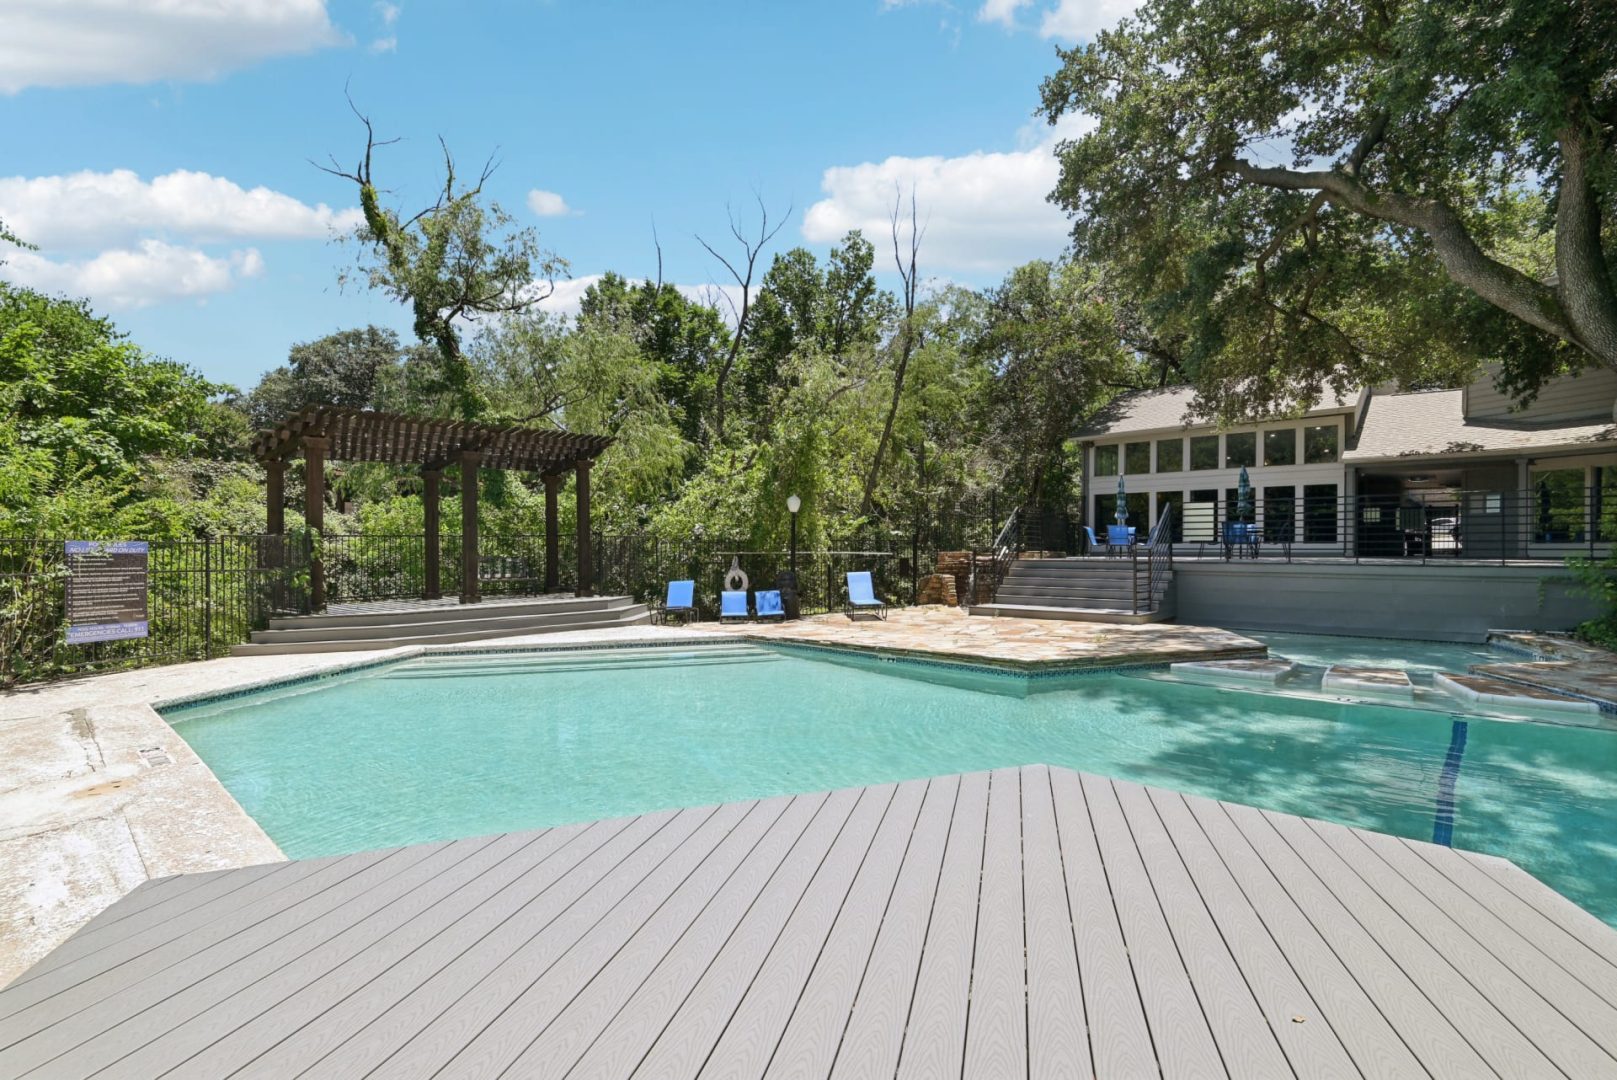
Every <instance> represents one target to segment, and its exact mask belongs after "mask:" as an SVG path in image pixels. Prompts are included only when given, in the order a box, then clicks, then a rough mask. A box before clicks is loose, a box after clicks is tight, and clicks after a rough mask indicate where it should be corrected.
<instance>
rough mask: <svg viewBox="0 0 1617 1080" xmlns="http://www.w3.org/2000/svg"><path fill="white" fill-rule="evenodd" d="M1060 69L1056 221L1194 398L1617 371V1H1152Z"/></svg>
mask: <svg viewBox="0 0 1617 1080" xmlns="http://www.w3.org/2000/svg"><path fill="white" fill-rule="evenodd" d="M1060 58H1061V62H1062V66H1061V68H1060V70H1059V71H1057V72H1056V73H1055V74H1054V75H1053V76H1051V77H1050V78H1049V79H1047V80H1046V81H1045V83H1044V85H1043V91H1042V94H1043V110H1044V113H1045V115H1046V116H1047V117H1048V118H1049V119H1050V120H1051V121H1055V120H1058V119H1060V118H1062V117H1065V116H1069V115H1070V116H1087V117H1092V118H1093V121H1094V125H1093V127H1092V128H1091V129H1090V130H1088V131H1087V132H1086V133H1084V134H1082V135H1079V136H1077V137H1075V138H1073V139H1070V140H1068V141H1066V142H1064V143H1063V144H1062V145H1061V147H1060V150H1059V156H1060V159H1061V180H1060V184H1059V186H1058V187H1057V189H1056V192H1055V194H1054V198H1055V200H1056V201H1057V202H1058V203H1060V204H1061V205H1062V206H1064V207H1066V208H1067V209H1068V210H1069V211H1070V212H1071V213H1072V214H1073V215H1074V240H1075V243H1076V248H1077V251H1078V253H1079V254H1080V255H1081V256H1084V257H1087V258H1090V259H1093V260H1107V261H1110V262H1113V263H1114V264H1115V265H1116V267H1117V281H1116V284H1117V285H1118V286H1119V287H1120V288H1122V289H1126V290H1130V291H1134V292H1136V293H1137V294H1138V295H1139V296H1141V297H1143V298H1144V299H1145V301H1146V307H1147V310H1148V313H1149V314H1151V315H1152V316H1153V317H1154V318H1155V319H1156V320H1158V323H1159V326H1160V327H1161V328H1163V329H1164V330H1165V331H1166V333H1167V334H1168V335H1169V336H1173V335H1177V334H1182V335H1185V336H1186V340H1187V347H1186V351H1185V357H1186V360H1187V362H1188V364H1189V367H1190V370H1191V374H1193V375H1195V376H1196V377H1197V381H1198V384H1202V382H1203V375H1204V373H1206V372H1208V371H1211V372H1213V373H1214V375H1215V378H1214V382H1215V383H1216V382H1218V381H1219V380H1223V382H1224V386H1225V389H1226V390H1227V389H1229V388H1230V387H1236V386H1250V387H1252V388H1253V391H1254V393H1253V400H1252V404H1254V405H1255V406H1256V407H1258V408H1260V409H1262V408H1268V407H1275V406H1278V407H1288V406H1294V405H1295V404H1296V403H1297V400H1298V399H1300V398H1307V397H1309V396H1310V395H1314V394H1317V391H1318V388H1319V387H1320V385H1321V384H1323V383H1325V382H1328V381H1331V380H1332V378H1333V377H1336V376H1337V374H1338V373H1339V372H1341V371H1342V370H1343V369H1344V368H1348V369H1352V368H1359V369H1362V373H1363V374H1364V376H1365V381H1375V380H1376V379H1378V378H1380V377H1383V376H1386V375H1389V374H1391V375H1394V376H1397V377H1399V378H1401V379H1402V380H1403V381H1405V382H1408V383H1419V382H1420V381H1421V380H1422V379H1427V380H1431V381H1447V380H1449V379H1451V378H1452V377H1453V373H1454V372H1455V371H1456V370H1459V369H1461V368H1464V367H1468V366H1474V364H1475V362H1476V361H1477V360H1478V359H1479V358H1484V357H1497V358H1499V359H1500V360H1502V361H1503V362H1504V363H1505V365H1506V377H1505V380H1504V381H1505V383H1506V384H1507V385H1509V386H1511V387H1512V388H1514V389H1516V390H1518V391H1519V392H1531V390H1532V389H1533V388H1535V387H1536V386H1537V385H1538V384H1539V383H1540V382H1541V381H1542V380H1543V379H1544V378H1546V377H1547V376H1549V375H1550V374H1552V373H1554V372H1555V371H1557V370H1560V369H1563V368H1565V367H1568V366H1570V367H1574V368H1575V367H1579V366H1583V365H1584V364H1587V363H1595V364H1602V365H1605V366H1608V367H1617V291H1614V286H1613V276H1612V267H1613V252H1614V250H1617V248H1614V236H1617V222H1614V219H1613V210H1612V197H1613V194H1614V193H1617V156H1614V150H1613V137H1614V135H1613V131H1614V125H1617V79H1614V78H1613V71H1614V70H1617V19H1613V18H1612V17H1611V11H1610V7H1609V4H1605V3H1600V2H1596V0H1447V2H1445V3H1421V2H1416V0H1393V2H1381V0H1342V2H1339V3H1327V4H1321V3H1315V2H1310V0H1149V2H1148V3H1146V4H1145V5H1144V6H1143V7H1142V8H1140V10H1139V11H1138V12H1137V13H1136V15H1135V16H1133V17H1131V18H1127V19H1124V20H1123V21H1122V22H1121V23H1120V24H1119V25H1118V27H1117V28H1116V29H1114V30H1111V31H1105V32H1102V33H1101V34H1100V35H1098V37H1097V38H1096V40H1095V41H1093V42H1092V43H1090V44H1088V45H1084V46H1079V47H1076V48H1073V49H1066V50H1061V51H1060ZM1427 351H1434V352H1435V355H1434V356H1433V357H1432V358H1431V363H1430V365H1429V366H1427V367H1426V368H1424V369H1423V368H1422V366H1421V362H1420V361H1414V362H1412V361H1411V360H1410V359H1409V358H1410V357H1412V356H1413V357H1422V356H1423V355H1424V354H1425V353H1426V352H1427ZM1353 374H1355V373H1353V372H1349V376H1351V375H1353ZM1203 389H1204V392H1205V391H1206V389H1207V387H1206V386H1203ZM1204 396H1208V395H1206V394H1205V393H1204ZM1211 397H1212V398H1214V399H1215V401H1214V403H1215V404H1216V403H1217V402H1216V399H1217V398H1218V397H1219V395H1218V394H1216V393H1215V394H1213V395H1211Z"/></svg>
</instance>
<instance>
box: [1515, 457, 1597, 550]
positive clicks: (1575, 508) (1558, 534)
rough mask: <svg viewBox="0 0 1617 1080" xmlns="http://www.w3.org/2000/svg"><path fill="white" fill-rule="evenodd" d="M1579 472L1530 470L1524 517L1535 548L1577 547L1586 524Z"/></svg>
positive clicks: (1582, 478)
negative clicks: (1530, 479)
mask: <svg viewBox="0 0 1617 1080" xmlns="http://www.w3.org/2000/svg"><path fill="white" fill-rule="evenodd" d="M1583 483H1584V475H1583V470H1582V469H1544V470H1539V469H1534V470H1533V477H1532V491H1533V494H1532V498H1531V500H1530V503H1529V509H1528V514H1529V516H1530V520H1531V521H1532V522H1533V540H1534V542H1535V543H1539V544H1581V543H1583V541H1584V523H1585V522H1586V521H1587V520H1588V518H1587V513H1588V507H1587V506H1586V505H1585V502H1586V501H1587V492H1586V491H1585V490H1584V486H1583Z"/></svg>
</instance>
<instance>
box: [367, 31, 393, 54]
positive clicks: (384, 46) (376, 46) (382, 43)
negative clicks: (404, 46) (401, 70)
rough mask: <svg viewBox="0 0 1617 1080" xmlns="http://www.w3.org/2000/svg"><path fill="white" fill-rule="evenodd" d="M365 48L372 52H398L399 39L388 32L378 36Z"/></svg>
mask: <svg viewBox="0 0 1617 1080" xmlns="http://www.w3.org/2000/svg"><path fill="white" fill-rule="evenodd" d="M366 49H368V50H369V51H370V52H373V53H389V52H398V51H399V39H398V38H397V37H396V36H394V35H392V34H389V35H388V36H387V37H379V38H377V39H376V40H375V41H373V42H371V43H370V44H369V45H367V46H366Z"/></svg>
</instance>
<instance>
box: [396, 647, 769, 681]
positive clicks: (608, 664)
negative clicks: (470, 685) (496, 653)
mask: <svg viewBox="0 0 1617 1080" xmlns="http://www.w3.org/2000/svg"><path fill="white" fill-rule="evenodd" d="M780 659H781V657H779V656H777V655H776V654H774V653H769V652H761V651H752V652H718V651H715V653H713V654H708V653H697V652H691V651H687V650H677V651H676V650H669V651H668V652H666V653H664V654H662V655H660V656H659V655H636V656H615V655H611V656H603V655H600V654H592V655H591V656H589V657H570V658H566V659H550V658H545V659H540V658H534V659H531V660H511V659H508V658H500V659H494V658H489V659H484V660H474V661H470V662H465V663H457V664H446V663H442V662H427V663H420V662H410V663H405V664H401V665H399V666H398V667H396V668H393V669H391V670H389V671H387V672H385V673H384V674H382V675H381V676H380V677H381V678H384V679H466V678H484V677H491V676H496V675H547V674H556V673H565V672H575V671H627V670H638V669H644V668H663V667H708V666H713V665H718V664H760V663H773V662H775V661H778V660H780Z"/></svg>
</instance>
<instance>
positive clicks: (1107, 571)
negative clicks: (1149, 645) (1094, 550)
mask: <svg viewBox="0 0 1617 1080" xmlns="http://www.w3.org/2000/svg"><path fill="white" fill-rule="evenodd" d="M1148 578H1149V575H1148V573H1147V568H1146V564H1145V561H1144V560H1143V559H1142V560H1141V561H1140V563H1139V567H1138V572H1136V569H1135V566H1134V565H1133V564H1132V562H1131V561H1130V560H1129V559H1126V558H1125V559H1107V558H1102V557H1092V558H1072V559H1017V560H1016V561H1015V562H1013V563H1011V565H1010V568H1009V569H1008V570H1007V571H1006V573H1005V580H1004V581H1003V582H1001V583H1000V586H999V591H998V592H997V593H996V594H995V595H994V601H993V603H990V604H974V605H972V607H971V609H970V611H971V614H973V615H1001V616H1005V617H1007V618H1019V619H1067V620H1072V621H1077V622H1108V623H1148V622H1163V621H1166V620H1168V619H1171V618H1173V571H1171V570H1168V571H1165V572H1162V573H1159V575H1158V579H1157V583H1156V587H1155V588H1154V589H1152V590H1150V595H1147V584H1146V583H1147V580H1148ZM1136 597H1137V598H1138V600H1137V602H1136Z"/></svg>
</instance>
